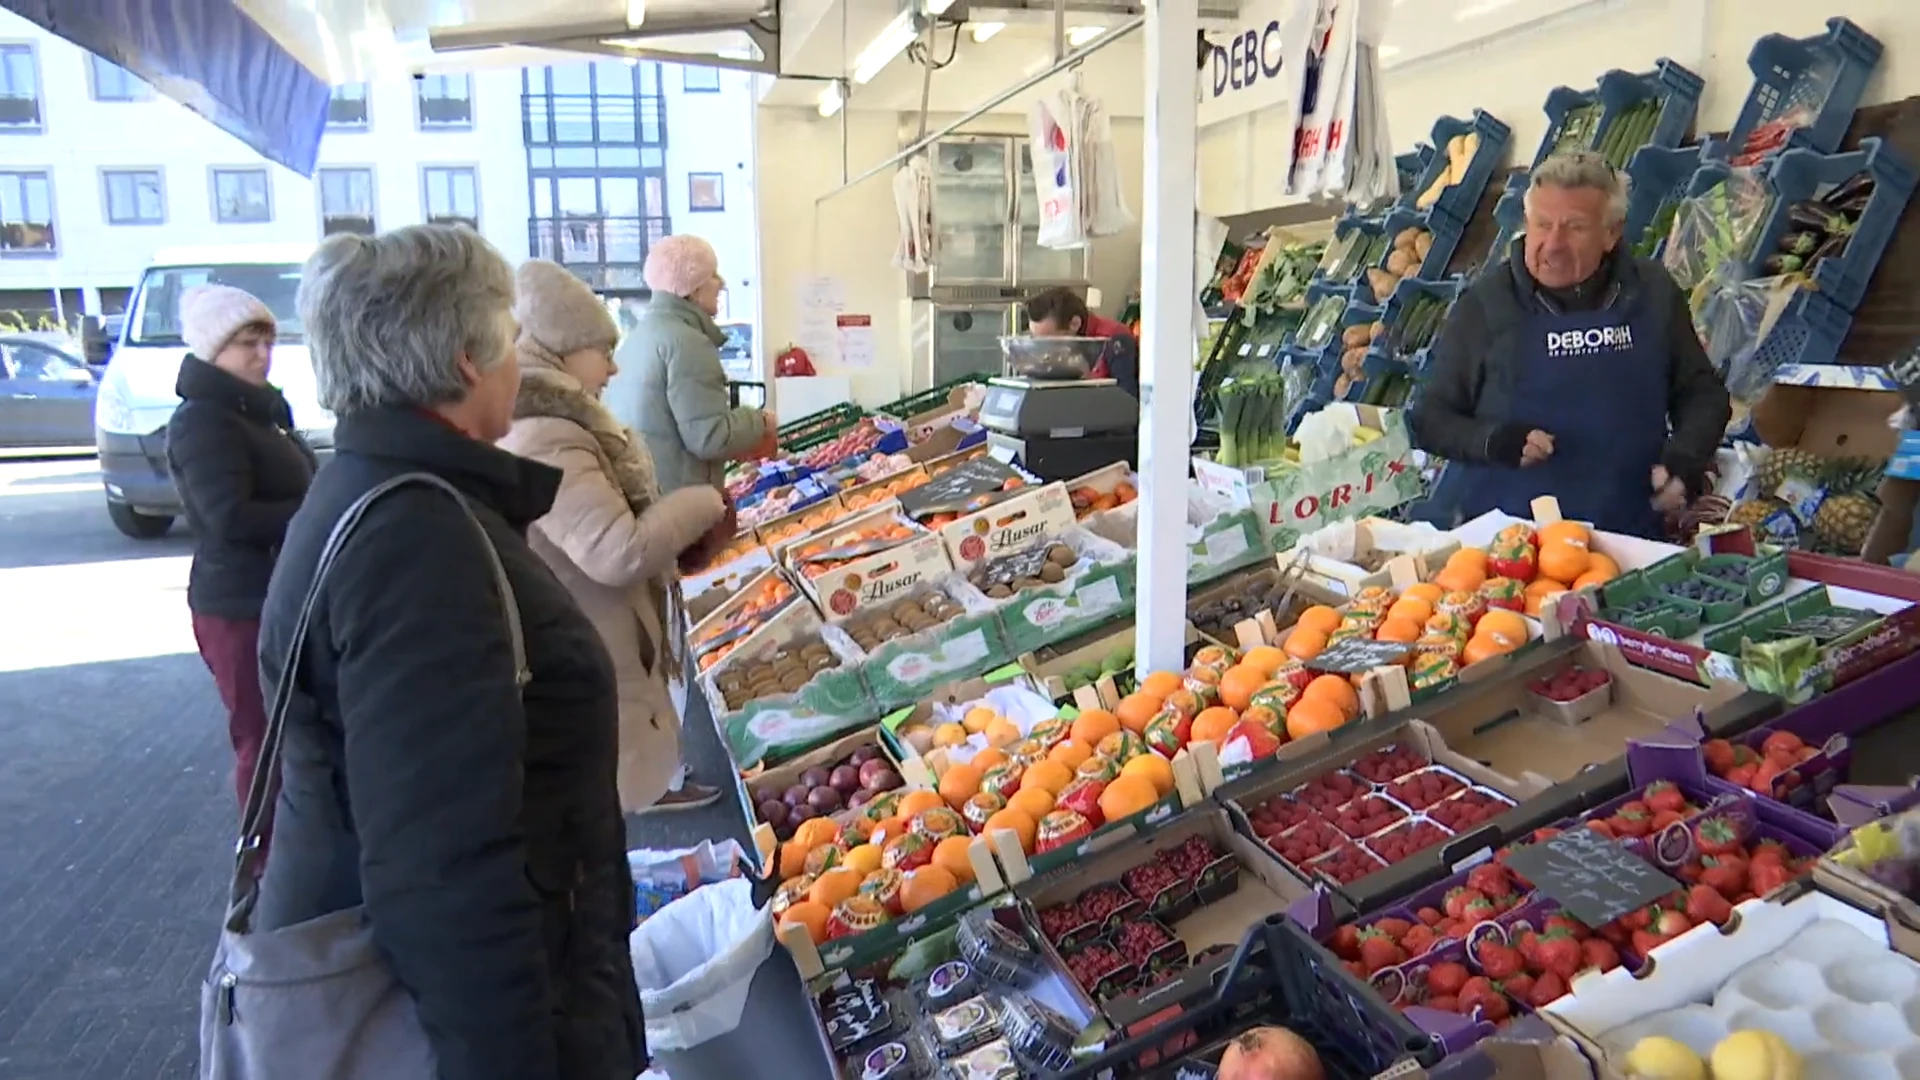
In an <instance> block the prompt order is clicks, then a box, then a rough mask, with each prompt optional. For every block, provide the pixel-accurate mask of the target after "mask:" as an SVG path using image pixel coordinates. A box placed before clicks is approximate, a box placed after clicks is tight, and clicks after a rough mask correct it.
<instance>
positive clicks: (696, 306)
mask: <svg viewBox="0 0 1920 1080" xmlns="http://www.w3.org/2000/svg"><path fill="white" fill-rule="evenodd" d="M641 273H642V274H643V275H644V276H645V278H646V281H647V288H649V289H652V290H653V299H652V301H650V302H649V303H648V304H647V307H646V310H645V312H644V313H643V314H642V315H641V317H640V324H639V325H638V326H636V327H634V329H633V331H632V332H631V333H629V334H628V335H627V339H626V341H624V342H622V343H621V345H620V356H619V360H620V369H621V374H620V377H619V378H617V379H614V380H613V381H612V383H610V384H609V385H608V387H607V396H606V402H607V408H608V409H609V410H611V411H612V413H613V415H614V416H616V417H619V419H620V422H621V423H623V424H625V425H626V426H628V427H630V428H632V429H633V430H635V431H637V432H639V433H640V434H641V436H642V437H643V438H645V439H646V441H647V449H649V450H651V451H652V452H653V460H654V464H655V466H656V467H657V468H658V469H659V478H660V487H661V488H662V489H663V490H666V491H674V490H677V489H679V488H683V487H687V486H689V485H692V484H706V485H708V486H711V487H715V488H718V487H720V486H721V481H722V475H723V474H724V473H725V471H726V466H727V462H729V461H739V460H744V459H752V458H762V457H770V456H772V454H773V452H774V429H775V428H776V427H777V425H778V422H777V421H776V420H775V419H774V415H773V414H772V413H770V412H766V411H763V410H761V409H754V408H747V407H740V408H735V407H734V406H733V405H732V403H731V402H730V401H729V400H728V398H727V372H726V368H724V367H722V366H721V364H720V346H721V345H723V344H725V343H726V340H727V336H726V334H725V333H723V332H721V330H720V327H719V326H717V325H715V323H714V321H713V320H714V318H715V316H717V315H718V314H719V311H720V292H721V290H723V289H725V288H726V284H727V283H726V280H725V279H723V278H722V277H721V276H720V259H719V256H717V255H715V254H714V251H713V245H712V244H709V243H707V242H706V241H705V240H702V239H700V238H699V237H697V236H687V235H682V236H669V237H667V238H666V239H664V240H661V241H660V242H659V243H656V244H654V245H653V246H652V247H651V248H649V249H648V251H647V261H646V265H645V266H644V267H643V268H642V270H641Z"/></svg>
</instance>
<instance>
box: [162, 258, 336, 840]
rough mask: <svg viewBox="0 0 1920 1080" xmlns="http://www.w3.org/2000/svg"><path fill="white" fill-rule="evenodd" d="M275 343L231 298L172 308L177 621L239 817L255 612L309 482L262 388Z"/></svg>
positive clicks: (305, 463)
mask: <svg viewBox="0 0 1920 1080" xmlns="http://www.w3.org/2000/svg"><path fill="white" fill-rule="evenodd" d="M275 331H276V324H275V321H274V318H273V312H271V311H269V310H267V305H265V304H263V303H261V302H260V301H259V300H258V299H256V298H255V297H253V296H252V295H250V294H248V293H245V292H242V291H240V290H239V289H235V288H230V287H228V286H225V285H204V286H201V287H200V288H197V289H192V290H190V291H189V292H188V293H187V294H186V295H185V296H183V297H181V299H180V336H181V338H182V339H183V340H185V341H186V343H187V347H188V348H189V349H191V350H192V354H191V355H189V356H188V357H187V358H186V359H185V360H182V361H181V362H180V375H179V379H178V381H177V382H176V383H175V384H174V392H175V393H177V394H179V395H180V397H181V402H180V406H179V408H177V409H175V410H174V411H173V419H172V420H170V421H169V422H168V423H167V467H168V470H169V471H170V472H172V474H173V484H174V487H175V488H176V489H177V490H178V491H179V492H180V501H181V504H182V505H183V506H184V507H185V508H186V515H187V522H188V524H190V525H191V526H192V527H193V536H194V552H193V569H192V570H191V571H189V572H188V575H187V609H188V610H189V611H191V612H192V613H193V638H194V641H196V642H197V643H199V646H200V658H201V659H202V660H205V661H206V663H207V670H209V671H211V672H213V681H214V683H215V684H216V685H217V686H219V688H220V701H221V703H222V704H224V705H225V706H226V707H227V735H228V737H229V738H230V739H231V740H232V742H233V756H234V770H233V774H234V775H233V779H234V785H235V787H236V788H237V789H238V790H239V793H240V802H241V804H242V805H245V803H246V801H247V790H248V789H249V788H250V787H252V785H253V768H254V763H255V761H257V760H258V758H259V755H260V739H261V737H262V736H263V735H264V734H265V732H266V722H267V721H266V714H265V709H264V707H263V706H262V704H261V699H260V661H259V656H258V651H257V648H256V646H257V641H258V638H259V634H260V604H261V602H262V601H264V600H265V599H266V597H267V579H268V578H269V577H271V576H272V574H273V557H274V554H275V553H276V552H278V551H279V550H280V541H281V539H282V538H283V537H285V535H286V532H287V522H289V521H291V520H293V512H294V511H295V510H298V509H299V508H300V499H301V497H302V496H303V495H305V494H306V492H307V484H308V483H309V482H311V481H312V479H313V470H314V458H313V452H312V451H311V450H309V449H307V446H306V444H305V443H303V442H301V441H300V437H299V436H298V435H296V434H294V430H293V410H292V409H290V408H288V406H287V399H286V398H284V397H281V396H280V391H278V390H276V389H274V388H273V387H272V386H271V385H269V384H268V383H267V373H268V371H269V370H271V368H272V366H273V343H274V337H275ZM202 357H205V359H202Z"/></svg>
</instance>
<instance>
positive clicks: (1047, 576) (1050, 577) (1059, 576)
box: [1040, 562, 1067, 585]
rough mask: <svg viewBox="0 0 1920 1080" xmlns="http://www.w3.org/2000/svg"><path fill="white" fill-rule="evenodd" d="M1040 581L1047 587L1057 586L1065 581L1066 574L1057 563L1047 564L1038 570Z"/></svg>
mask: <svg viewBox="0 0 1920 1080" xmlns="http://www.w3.org/2000/svg"><path fill="white" fill-rule="evenodd" d="M1040 580H1041V581H1044V582H1046V583H1047V584H1049V585H1057V584H1059V583H1060V582H1062V581H1065V580H1067V572H1066V571H1065V570H1062V569H1061V568H1060V565H1059V564H1058V563H1051V562H1050V563H1048V564H1047V565H1045V566H1043V567H1041V568H1040Z"/></svg>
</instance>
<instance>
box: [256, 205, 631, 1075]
mask: <svg viewBox="0 0 1920 1080" xmlns="http://www.w3.org/2000/svg"><path fill="white" fill-rule="evenodd" d="M512 303H513V271H512V270H511V269H510V268H509V267H508V266H507V263H506V261H505V260H504V259H502V258H501V257H500V254H499V253H498V252H496V251H495V250H494V249H493V248H492V247H491V246H489V245H488V244H487V242H486V241H484V240H482V239H481V238H480V237H479V236H478V235H476V234H474V233H473V232H470V231H468V230H466V229H463V228H458V227H453V226H442V225H416V226H412V227H409V228H404V229H399V230H396V231H394V232H391V233H386V234H384V235H381V236H377V237H366V236H349V235H342V236H334V237H331V238H329V239H328V240H327V241H325V242H324V243H322V244H321V245H320V248H319V250H318V251H317V252H315V253H314V255H313V258H312V259H310V260H309V261H308V262H307V265H306V269H305V274H304V278H303V281H302V284H301V288H300V314H301V318H302V320H303V322H304V324H305V328H306V336H307V342H308V347H309V348H310V350H311V351H312V355H313V364H314V374H315V376H316V379H317V383H318V386H319V391H320V403H321V404H322V405H324V406H326V407H327V408H328V409H330V410H332V412H333V413H334V415H335V417H336V418H337V425H336V427H335V428H334V455H333V457H332V459H331V460H329V461H328V463H327V464H326V466H325V467H324V468H322V469H321V470H320V473H319V475H318V476H317V477H315V479H314V483H313V488H312V490H311V491H309V492H308V494H307V501H306V504H305V505H304V506H302V507H301V508H300V511H299V513H297V514H296V515H295V516H294V519H293V524H292V525H291V526H290V527H289V528H288V530H287V539H286V547H285V549H284V550H283V551H282V553H281V557H280V567H279V572H278V573H276V574H275V575H274V578H273V586H272V588H271V589H270V590H269V591H268V594H267V604H266V610H265V614H264V616H263V621H262V626H261V635H260V655H261V670H262V676H263V678H264V679H265V681H266V684H267V691H268V696H269V699H271V697H272V695H273V694H274V693H275V692H276V690H277V688H278V687H279V685H280V684H281V682H282V681H286V680H290V681H291V682H292V683H293V696H292V706H291V709H290V711H289V715H288V720H287V726H286V732H285V736H284V744H283V756H282V764H281V793H280V798H279V801H278V803H277V804H276V814H275V820H274V835H273V858H272V860H271V861H270V862H269V863H268V864H267V870H266V875H265V878H264V879H263V881H262V883H261V889H260V900H259V907H258V909H257V913H256V925H257V928H258V929H261V930H272V929H277V928H281V927H286V926H291V925H293V924H296V923H300V922H303V921H306V920H309V919H314V918H318V917H320V916H323V915H327V914H331V913H333V912H336V911H341V910H344V909H348V908H352V907H355V906H361V905H364V909H365V916H366V918H367V921H368V924H369V926H370V928H371V932H372V935H373V938H374V941H375V943H376V944H377V945H378V947H379V949H380V951H381V952H382V953H383V954H384V955H385V957H386V959H387V960H388V961H389V962H390V964H391V965H392V969H393V973H394V975H395V976H396V978H397V979H398V980H399V982H400V984H401V985H402V986H404V987H405V988H406V990H407V992H408V994H409V995H410V996H411V997H412V999H413V1001H414V1004H415V1005H416V1007H417V1011H418V1014H419V1019H420V1023H421V1025H422V1027H423V1028H424V1029H425V1032H426V1035H427V1038H428V1041H429V1043H430V1044H431V1046H432V1049H433V1053H434V1056H435V1058H436V1060H437V1063H438V1075H439V1080H633V1077H634V1076H635V1075H636V1074H637V1073H639V1072H640V1071H641V1069H642V1068H644V1066H645V1060H646V1048H645V1035H644V1031H643V1028H642V1024H641V1016H640V999H639V991H638V989H637V988H636V987H635V985H634V977H633V965H632V961H631V959H630V957H629V954H628V951H627V935H628V933H629V931H630V930H631V929H632V926H633V912H634V900H633V879H632V876H631V873H630V871H629V870H628V868H627V862H626V852H625V848H626V834H625V828H624V824H623V822H622V819H621V813H620V800H619V794H618V791H617V789H616V786H615V782H614V768H615V763H616V761H617V760H618V758H619V753H618V730H619V728H618V723H619V702H618V696H617V692H616V684H615V679H614V668H613V663H612V660H611V659H610V658H609V657H608V655H607V650H606V647H605V646H604V645H602V644H601V639H600V635H599V633H598V632H597V631H595V629H594V626H593V624H592V623H591V622H589V621H588V620H587V618H586V616H584V615H582V614H581V612H580V609H579V608H578V607H576V606H575V604H574V602H573V598H572V596H571V595H569V594H568V592H567V590H566V589H565V588H564V587H563V586H562V585H561V584H560V582H559V581H558V580H556V579H555V578H554V576H553V573H552V571H550V570H548V569H547V567H546V564H545V563H543V562H542V561H541V560H540V557H539V556H538V555H536V554H535V553H534V551H533V549H532V548H530V547H529V546H528V544H527V527H528V525H529V524H531V523H532V522H533V521H535V520H537V519H538V518H540V517H542V516H543V515H545V514H546V513H547V511H548V509H549V508H550V507H551V506H552V504H553V499H554V494H555V492H556V491H557V489H558V486H559V482H560V472H559V470H557V469H553V468H551V467H548V466H546V465H541V464H538V463H536V462H533V461H528V460H526V459H523V458H518V457H515V456H513V455H512V454H509V453H507V452H505V451H503V450H499V449H497V448H495V447H494V446H493V442H494V440H496V439H498V438H500V437H501V436H502V435H505V434H506V433H507V430H508V429H509V428H510V427H511V426H512V424H513V410H514V401H515V396H516V393H517V391H518V389H519V383H520V374H519V368H518V365H517V363H516V361H515V358H514V349H513V340H514V324H513V319H512V316H511V314H510V313H509V312H510V308H511V306H512ZM413 472H426V473H431V474H433V475H435V476H438V477H440V478H442V479H444V480H445V481H447V482H448V483H450V484H452V485H453V486H454V487H456V488H458V489H459V491H460V492H461V494H462V495H463V497H464V501H465V503H466V507H465V508H462V507H461V505H460V503H459V502H456V501H455V500H454V498H453V497H452V496H450V495H449V494H448V493H447V492H445V491H443V490H440V489H437V488H433V487H429V486H426V485H412V486H407V487H402V488H399V489H397V490H395V491H394V492H392V493H391V494H388V495H386V496H384V497H382V498H380V499H379V500H378V501H376V502H374V503H373V504H372V506H371V508H370V509H369V510H368V511H367V513H366V516H365V517H364V518H363V519H361V521H360V523H359V525H358V526H357V528H355V530H354V531H353V533H352V535H351V538H350V539H349V540H348V541H347V542H346V544H345V546H344V548H343V549H342V550H341V552H340V555H339V557H338V559H337V561H336V562H334V563H333V565H332V568H331V570H330V571H329V573H328V575H327V579H326V582H325V584H324V585H323V586H322V588H321V591H320V594H319V597H318V600H317V602H316V604H315V609H314V615H313V621H312V623H311V624H310V626H309V627H308V630H307V639H306V648H305V652H304V656H303V659H302V661H301V666H300V668H299V669H298V670H293V671H286V670H282V667H283V665H284V663H285V658H286V656H287V655H288V646H289V645H290V644H291V638H292V634H293V629H294V625H295V622H296V620H297V618H298V616H299V611H300V606H301V602H302V600H303V599H304V597H305V594H306V592H307V590H308V588H309V587H310V585H311V584H312V581H313V576H314V570H315V564H316V563H317V561H318V559H319V555H320V551H321V549H322V548H323V547H324V546H325V544H326V541H327V537H328V535H329V533H330V532H331V531H332V530H333V528H334V524H335V522H336V521H338V520H339V518H340V516H341V515H342V514H343V513H344V512H345V511H346V509H347V508H348V507H349V506H350V505H351V504H352V503H353V502H354V501H355V500H356V499H357V498H358V497H359V496H360V495H362V494H364V493H365V492H367V491H368V490H369V489H371V488H373V487H374V486H375V485H377V484H379V483H381V482H382V481H385V480H387V479H389V478H392V477H396V476H400V475H403V474H406V473H413ZM469 512H471V514H472V518H477V519H478V520H479V522H480V525H481V527H482V528H483V529H484V530H485V532H486V540H487V541H490V542H491V545H492V547H493V549H494V551H496V552H497V553H498V557H499V559H500V561H501V563H502V565H503V567H504V569H505V572H506V575H507V579H508V581H509V583H510V584H511V586H512V592H513V598H514V602H515V603H516V605H517V607H518V613H519V619H520V623H521V626H522V628H523V632H524V634H525V654H526V661H527V666H528V668H529V669H530V672H531V676H532V677H531V681H530V682H528V683H527V684H526V686H525V687H524V688H523V687H521V686H520V685H518V683H517V681H516V679H515V671H514V658H513V654H512V650H511V647H510V645H509V630H508V619H507V613H506V611H505V610H504V609H503V607H502V603H503V597H502V595H501V593H500V590H499V589H498V588H497V587H496V585H495V578H494V574H493V571H492V569H491V563H490V556H489V554H488V552H487V550H486V548H487V543H486V542H483V541H482V539H481V538H480V537H479V536H478V535H477V534H476V533H475V531H474V527H473V521H472V518H470V517H469ZM240 1010H241V1011H242V1012H244V1010H245V1003H244V1001H243V1002H241V1003H240Z"/></svg>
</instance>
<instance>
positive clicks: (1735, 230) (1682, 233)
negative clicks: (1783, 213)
mask: <svg viewBox="0 0 1920 1080" xmlns="http://www.w3.org/2000/svg"><path fill="white" fill-rule="evenodd" d="M1772 209H1773V188H1772V186H1771V185H1769V184H1768V183H1767V182H1766V181H1765V180H1762V179H1761V178H1760V174H1759V171H1758V170H1755V169H1733V170H1731V171H1730V172H1728V173H1727V176H1726V178H1725V179H1723V180H1721V181H1720V182H1719V183H1717V184H1715V185H1713V186H1712V187H1710V188H1708V189H1707V190H1705V191H1703V192H1701V193H1700V194H1699V195H1697V196H1695V197H1693V198H1691V199H1686V200H1683V201H1682V202H1681V204H1680V208H1679V209H1678V210H1676V211H1675V212H1674V215H1673V228H1672V230H1671V231H1670V232H1669V233H1668V234H1667V248H1666V251H1665V252H1664V253H1662V255H1661V256H1660V261H1661V263H1663V264H1664V265H1665V266H1666V268H1667V272H1668V273H1670V274H1672V275H1673V279H1674V280H1675V281H1677V282H1679V283H1680V287H1681V288H1682V289H1686V290H1688V291H1692V290H1693V289H1695V288H1698V287H1699V286H1700V285H1702V284H1704V283H1706V282H1707V281H1709V280H1711V279H1714V278H1715V277H1716V276H1718V277H1721V278H1737V277H1740V276H1744V275H1743V274H1742V272H1741V268H1742V267H1743V266H1744V264H1745V263H1746V261H1747V259H1748V258H1749V257H1750V254H1751V252H1752V251H1753V245H1754V242H1755V241H1756V240H1757V239H1758V238H1759V235H1760V231H1761V230H1762V229H1764V228H1765V227H1766V224H1767V215H1768V212H1769V211H1771V210H1772ZM1723 268H1726V269H1723ZM1695 307H1696V308H1697V307H1698V305H1697V304H1696V305H1695Z"/></svg>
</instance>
